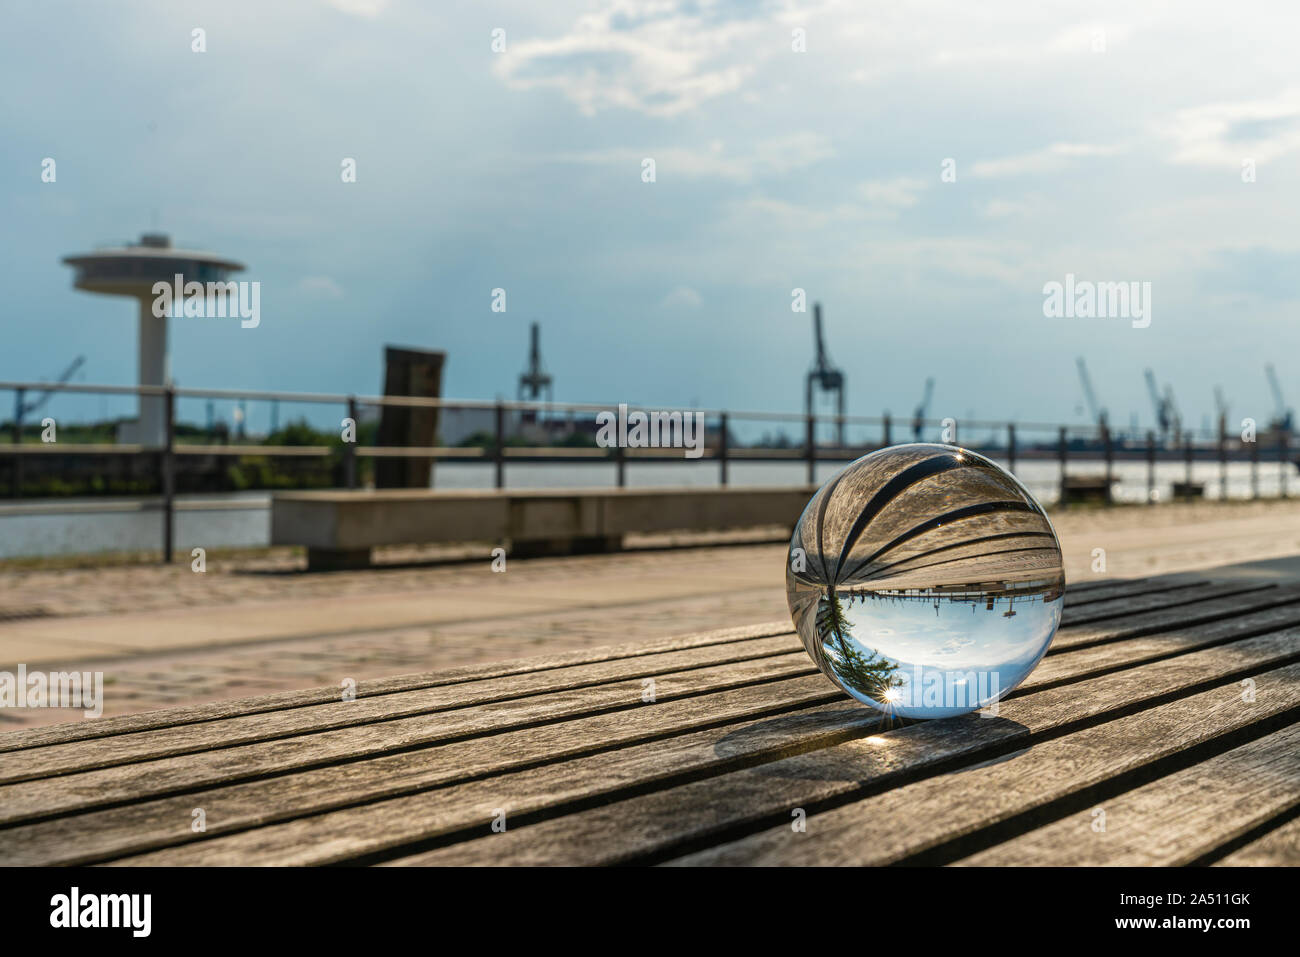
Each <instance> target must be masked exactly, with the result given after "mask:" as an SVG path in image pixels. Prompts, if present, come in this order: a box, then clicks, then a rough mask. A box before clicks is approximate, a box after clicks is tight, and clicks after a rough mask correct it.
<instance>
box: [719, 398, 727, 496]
mask: <svg viewBox="0 0 1300 957" xmlns="http://www.w3.org/2000/svg"><path fill="white" fill-rule="evenodd" d="M718 478H719V481H720V483H721V484H722V485H726V484H727V413H725V412H723V413H722V416H721V418H720V419H719V420H718Z"/></svg>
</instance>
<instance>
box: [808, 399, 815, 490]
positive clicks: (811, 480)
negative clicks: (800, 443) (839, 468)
mask: <svg viewBox="0 0 1300 957" xmlns="http://www.w3.org/2000/svg"><path fill="white" fill-rule="evenodd" d="M808 484H809V485H816V484H817V418H816V417H815V416H814V415H813V414H812V413H811V412H810V413H809V414H808Z"/></svg>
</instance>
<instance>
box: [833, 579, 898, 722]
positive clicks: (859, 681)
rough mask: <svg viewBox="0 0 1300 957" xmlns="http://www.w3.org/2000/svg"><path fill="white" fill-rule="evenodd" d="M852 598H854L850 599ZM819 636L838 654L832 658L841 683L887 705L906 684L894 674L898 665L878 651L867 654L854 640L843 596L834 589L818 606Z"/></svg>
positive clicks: (834, 669)
mask: <svg viewBox="0 0 1300 957" xmlns="http://www.w3.org/2000/svg"><path fill="white" fill-rule="evenodd" d="M851 599H852V595H850V600H851ZM817 637H818V638H819V639H820V640H821V643H822V646H823V647H826V646H830V647H831V648H833V649H834V650H835V654H832V655H828V656H827V660H828V661H829V662H830V666H831V670H832V671H834V672H835V675H836V677H838V678H839V679H840V681H841V682H842V683H843V684H845V685H846V686H848V687H849V688H852V689H853V690H854V691H856V692H858V693H859V694H863V695H866V696H867V697H868V698H870V699H871V700H872V701H879V702H884V701H885V700H886V697H885V696H886V695H887V693H888V692H889V690H890V689H891V688H897V687H899V686H901V685H902V683H903V682H902V679H901V678H898V677H897V676H896V675H895V674H894V672H896V671H897V670H898V665H896V664H894V663H893V662H891V661H889V660H888V659H886V658H884V657H882V656H880V655H878V654H877V653H876V652H875V651H869V652H868V653H867V654H863V653H862V650H861V649H860V648H859V647H858V644H857V642H856V641H853V640H852V638H853V626H852V625H851V624H849V620H848V618H846V617H845V615H844V607H843V605H842V604H841V602H840V596H839V595H838V594H837V593H836V592H835V589H834V588H831V589H829V590H828V591H827V593H826V595H825V596H824V597H823V598H822V599H821V601H820V602H818V605H817Z"/></svg>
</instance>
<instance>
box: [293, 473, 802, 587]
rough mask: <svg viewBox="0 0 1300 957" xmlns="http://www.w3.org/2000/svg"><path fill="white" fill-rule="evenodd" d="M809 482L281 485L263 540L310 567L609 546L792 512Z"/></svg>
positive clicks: (787, 517)
mask: <svg viewBox="0 0 1300 957" xmlns="http://www.w3.org/2000/svg"><path fill="white" fill-rule="evenodd" d="M814 491H816V489H815V487H812V486H790V487H783V488H763V487H755V488H734V487H729V488H698V489H694V488H656V489H628V488H615V489H570V490H551V489H530V490H499V491H446V492H443V491H437V492H435V491H427V490H423V489H409V490H408V489H401V490H385V491H357V492H347V491H330V492H281V493H278V494H276V495H275V496H273V497H272V499H271V543H272V544H273V545H305V546H306V547H307V566H308V568H309V569H310V570H312V571H320V570H328V569H335V568H358V567H364V566H366V565H368V564H370V558H371V549H372V548H373V547H375V546H377V545H422V544H428V543H437V542H471V541H486V542H495V543H503V544H504V543H509V546H510V555H511V557H513V558H524V557H535V556H538V555H557V554H575V553H583V552H587V553H591V552H606V551H613V550H616V549H618V548H619V547H621V545H622V542H623V537H624V536H625V535H627V534H629V533H633V532H641V533H653V532H675V531H681V530H687V529H689V530H691V531H725V530H732V529H745V528H755V527H759V526H765V525H783V526H785V527H786V528H790V527H792V526H793V525H794V523H795V522H796V521H797V520H798V518H799V515H800V513H801V512H802V511H803V508H804V506H805V505H807V504H808V499H809V497H810V496H811V495H812V494H813V492H814Z"/></svg>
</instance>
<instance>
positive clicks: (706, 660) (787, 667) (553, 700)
mask: <svg viewBox="0 0 1300 957" xmlns="http://www.w3.org/2000/svg"><path fill="white" fill-rule="evenodd" d="M792 653H793V654H792ZM778 659H779V663H777V661H778ZM768 660H771V661H773V662H774V663H773V665H772V667H774V668H776V669H777V670H776V671H771V670H770V669H769V668H768V667H766V666H763V667H759V668H757V669H738V670H736V671H734V673H729V672H727V671H725V670H719V669H718V667H717V666H718V665H721V664H728V663H733V662H746V661H760V662H762V661H768ZM688 669H701V673H697V674H692V673H691V672H690V671H689V670H688ZM815 670H816V668H815V666H814V665H813V663H812V662H811V661H810V660H809V659H808V656H807V654H806V653H804V651H803V648H802V646H801V645H800V644H799V641H798V639H797V638H795V637H794V636H793V635H784V636H780V637H777V638H756V639H752V640H749V641H743V642H728V643H726V644H722V645H706V646H704V647H702V648H691V649H688V650H685V651H669V652H663V653H661V654H657V655H641V656H638V657H635V658H618V659H615V660H613V661H608V662H599V663H597V664H590V665H575V666H572V667H569V668H553V669H548V670H545V671H538V672H532V673H529V674H523V675H515V676H511V677H508V678H486V679H483V680H482V681H468V682H461V683H457V684H453V685H439V686H435V687H433V688H421V689H418V690H414V691H407V692H402V693H399V694H391V695H372V696H371V697H369V698H359V699H357V700H355V701H337V700H336V701H335V702H333V703H331V704H325V705H314V706H310V707H303V708H293V709H290V710H287V711H276V712H272V713H269V714H258V715H247V716H243V717H238V718H228V719H225V720H221V721H210V722H205V723H203V724H198V725H182V726H179V727H175V728H162V729H159V730H156V731H146V732H136V733H132V734H123V735H116V736H114V737H111V738H107V739H95V740H91V741H77V742H70V743H67V744H56V745H48V746H46V747H43V748H39V749H36V750H31V751H26V752H23V753H22V754H20V755H11V756H8V757H2V758H0V784H8V783H14V782H18V781H27V780H36V779H39V778H44V777H53V776H56V775H64V774H71V773H75V772H78V771H86V770H93V769H96V768H108V767H115V766H117V765H121V764H127V763H132V762H137V761H144V760H153V759H159V758H164V757H174V756H177V755H182V754H193V753H198V752H203V751H212V750H215V749H218V748H230V747H235V746H237V745H244V744H252V743H255V742H259V741H273V740H277V739H282V738H290V737H294V736H295V735H303V734H310V733H319V732H323V731H331V730H337V729H341V728H347V727H356V726H360V725H370V724H375V723H377V722H392V721H396V720H398V719H400V718H403V717H416V716H419V715H431V714H435V713H439V712H450V711H451V710H452V709H465V708H470V707H474V706H480V705H496V707H489V708H480V709H479V710H478V711H475V712H473V713H468V714H467V713H463V712H461V711H457V712H456V713H454V714H450V715H449V716H448V717H447V718H446V719H445V720H444V721H443V722H442V723H441V726H442V727H443V729H444V735H443V736H444V737H446V738H452V737H457V736H463V735H467V734H471V733H473V734H488V733H492V732H495V731H497V730H500V729H501V728H504V727H509V726H510V724H526V723H534V722H538V721H545V720H558V719H561V718H564V717H567V716H572V715H578V714H581V713H583V712H584V711H587V712H595V711H599V710H602V709H608V708H613V707H617V706H619V705H620V704H621V705H622V706H627V705H628V704H629V703H631V702H635V701H639V700H640V696H641V687H642V686H641V680H636V681H634V683H633V684H632V685H629V684H628V682H629V681H632V680H633V679H645V678H654V680H655V684H656V686H659V685H661V684H662V685H663V687H662V688H659V687H657V689H656V690H657V691H658V692H659V693H661V695H662V696H663V697H670V696H672V694H674V693H676V694H679V695H680V694H699V693H702V692H704V691H709V690H717V689H721V688H726V687H734V686H735V685H736V684H738V683H741V682H743V681H745V680H750V681H755V680H766V677H764V676H768V677H770V676H772V675H776V674H780V675H784V676H790V675H794V674H811V673H813V672H814V671H815ZM668 676H671V678H670V679H669V680H666V681H665V680H664V679H665V678H667V677H668ZM557 692H569V693H568V694H559V693H557ZM539 696H540V697H539ZM393 733H394V734H395V735H398V736H400V735H401V733H402V726H395V727H394V728H393ZM0 793H2V792H0Z"/></svg>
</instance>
